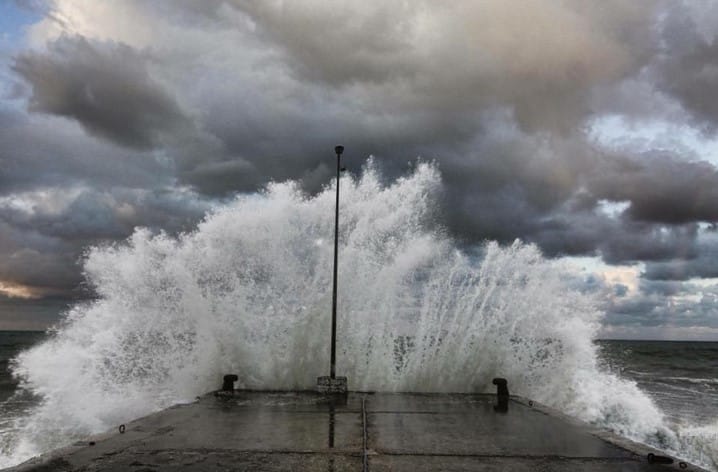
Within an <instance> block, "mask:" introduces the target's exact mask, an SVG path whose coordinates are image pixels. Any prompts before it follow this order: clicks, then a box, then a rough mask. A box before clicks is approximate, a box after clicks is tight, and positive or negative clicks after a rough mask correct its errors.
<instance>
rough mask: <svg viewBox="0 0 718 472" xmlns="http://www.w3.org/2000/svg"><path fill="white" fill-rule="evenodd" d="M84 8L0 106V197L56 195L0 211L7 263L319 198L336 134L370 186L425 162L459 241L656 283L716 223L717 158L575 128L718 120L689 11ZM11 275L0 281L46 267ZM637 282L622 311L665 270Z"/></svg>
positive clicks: (64, 23) (586, 4)
mask: <svg viewBox="0 0 718 472" xmlns="http://www.w3.org/2000/svg"><path fill="white" fill-rule="evenodd" d="M77 1H78V2H79V3H74V4H72V5H71V4H70V3H69V2H67V1H65V0H52V1H49V2H48V11H47V12H48V15H49V16H51V17H52V18H53V19H52V20H51V21H48V22H46V23H45V24H43V25H42V28H40V29H38V31H36V32H35V34H37V35H39V37H41V38H42V40H38V41H39V42H40V43H41V45H42V46H40V47H38V48H36V49H34V50H28V51H27V52H24V53H22V54H20V55H19V56H18V57H17V58H16V61H15V71H16V73H17V77H16V80H17V81H22V82H23V83H24V87H25V91H23V89H22V87H21V88H18V89H17V93H15V94H14V98H13V100H15V101H16V102H17V101H18V99H22V97H23V94H25V96H27V98H28V103H29V111H30V112H29V114H27V115H26V114H24V113H21V112H19V111H17V109H16V108H17V107H15V108H13V107H5V108H3V107H0V160H1V161H2V166H0V197H2V196H3V195H5V196H8V197H13V198H20V199H21V200H22V202H24V203H23V204H24V205H25V206H27V204H28V202H32V201H33V198H36V196H33V195H35V193H37V192H43V191H44V192H50V193H51V192H53V191H57V190H58V189H63V188H65V189H67V190H68V194H67V195H65V196H64V198H65V199H66V200H67V201H64V202H63V204H62V205H60V206H59V207H47V208H46V207H44V206H42V205H37V207H36V208H35V209H34V210H33V211H26V209H25V210H23V209H22V208H20V209H19V208H18V206H17V205H15V206H12V205H10V204H8V205H5V206H4V207H2V209H1V210H0V218H1V219H2V220H1V221H3V224H5V225H7V227H8V228H9V229H8V231H9V233H8V234H12V235H13V236H12V238H13V241H11V242H6V243H3V244H4V245H3V246H2V247H0V257H1V258H3V260H4V259H5V258H12V257H16V258H17V259H18V260H23V261H26V265H28V264H29V265H31V264H32V261H33V259H32V258H33V257H34V258H36V259H37V260H38V267H43V265H42V264H43V260H44V259H43V258H45V257H46V258H47V260H48V261H50V260H53V258H54V260H55V261H57V266H58V267H60V266H64V267H65V270H66V272H65V273H64V275H62V274H60V273H58V272H54V274H55V275H56V276H57V277H58V278H60V279H62V280H66V281H70V282H69V283H68V285H69V284H70V283H77V278H76V277H77V274H79V269H78V267H77V265H76V264H75V263H74V261H76V259H77V257H79V255H80V254H81V252H82V248H83V247H84V246H86V245H87V244H93V243H95V242H98V241H101V240H102V241H110V240H118V239H122V238H124V237H126V236H127V235H128V234H130V233H131V231H132V230H133V228H134V227H135V226H137V225H142V226H149V227H151V228H154V229H160V228H165V229H167V230H169V231H177V230H181V229H185V228H187V227H188V225H191V224H193V223H194V222H196V221H197V220H198V219H199V218H200V217H201V214H202V213H203V212H204V211H206V210H207V209H208V208H209V207H210V205H211V203H212V202H213V201H215V199H217V198H222V197H224V196H229V195H231V194H233V193H236V192H254V191H256V190H258V189H261V188H262V187H263V186H264V185H265V184H266V183H267V182H269V181H271V180H284V179H298V180H299V181H300V182H301V184H302V186H303V188H304V189H305V190H306V191H307V192H310V193H311V192H316V191H318V190H319V189H321V188H322V186H324V185H325V184H326V183H327V182H328V181H329V179H330V178H332V176H333V163H334V157H333V153H332V149H333V146H334V145H335V144H337V143H341V144H344V145H345V146H346V148H347V151H346V153H345V158H344V161H345V163H346V165H347V167H349V170H350V171H352V172H359V171H360V168H361V166H362V165H363V164H364V162H365V160H366V158H367V157H368V156H369V155H374V156H375V158H376V162H377V165H378V166H379V167H380V168H381V169H382V171H383V173H384V175H385V177H386V178H387V179H391V178H394V177H396V176H398V175H401V174H402V173H405V172H407V170H408V169H409V168H410V167H411V163H414V162H416V159H417V157H421V158H422V159H424V160H435V161H436V162H437V163H438V165H439V168H440V170H441V173H442V177H443V180H444V189H443V191H444V194H443V196H442V197H443V200H442V201H441V205H442V207H441V210H442V211H440V212H438V215H440V218H441V219H440V221H439V223H440V224H443V225H445V226H446V227H447V228H448V229H449V231H450V233H451V234H452V235H453V236H454V237H456V238H457V239H458V240H459V241H461V242H462V243H463V244H466V245H468V246H471V245H475V244H476V243H480V242H482V241H484V240H486V239H498V240H499V241H502V242H509V241H512V240H514V239H515V238H522V239H524V240H529V241H533V242H536V243H537V244H539V245H540V247H541V248H542V249H543V250H544V251H545V253H546V254H548V255H550V256H559V255H600V256H602V257H603V259H604V260H605V261H607V262H609V263H635V262H639V261H641V262H647V263H648V264H647V266H646V276H647V277H652V278H666V279H668V278H678V276H677V275H671V276H670V277H669V276H667V275H666V276H662V275H660V273H665V272H666V271H668V272H670V271H671V270H673V269H674V268H675V266H676V264H678V263H686V264H689V265H691V264H693V263H692V262H691V261H695V267H693V266H691V268H688V266H686V268H685V271H684V272H685V273H691V274H699V275H709V274H710V273H711V272H710V271H709V270H707V267H706V268H705V269H702V268H699V267H698V265H699V263H698V261H701V262H700V265H701V267H703V265H705V264H707V260H708V259H707V258H706V257H704V256H705V255H709V254H711V252H710V250H709V249H708V248H707V247H706V246H705V244H703V243H702V242H701V241H702V240H701V236H700V234H699V233H700V231H699V230H698V222H702V221H708V222H710V221H716V220H717V219H718V204H717V203H716V202H717V201H718V193H716V192H717V191H716V189H718V175H717V171H716V168H715V166H713V165H712V164H708V163H705V162H703V163H701V162H697V161H696V160H695V159H694V160H688V159H686V158H685V157H686V156H683V155H679V154H677V153H676V152H674V153H673V154H669V153H668V152H666V151H662V152H648V153H636V152H634V151H633V150H631V149H624V150H622V151H621V152H617V151H616V152H613V151H611V152H609V151H606V150H605V149H601V148H600V146H598V145H596V143H594V142H592V141H590V140H589V139H588V133H587V128H588V127H590V123H592V120H593V119H594V118H596V117H600V116H601V115H602V114H606V113H620V114H624V115H625V116H628V117H634V118H635V117H638V116H644V117H645V116H649V117H652V116H661V117H673V118H675V117H679V118H680V119H681V120H685V119H686V118H685V117H686V114H687V113H692V114H693V115H695V116H700V117H701V118H700V119H702V120H709V119H712V118H711V117H712V115H713V113H714V110H713V108H712V107H713V105H711V100H712V99H713V98H715V96H718V93H713V92H718V91H714V90H713V88H714V83H713V82H711V80H710V77H711V76H710V70H711V68H710V65H711V64H713V62H715V57H712V55H714V51H713V49H714V46H713V41H712V40H711V39H709V38H707V37H706V36H705V35H699V34H698V33H697V30H698V28H697V27H696V26H695V25H693V24H692V23H691V22H690V21H686V20H685V18H683V17H685V15H686V14H685V11H687V10H685V9H684V8H683V4H676V5H677V6H671V7H670V8H668V7H667V5H668V6H670V5H669V4H667V3H665V2H662V1H660V0H658V1H655V2H654V1H650V2H642V3H641V4H640V5H638V4H636V5H634V4H632V3H631V2H625V1H622V0H615V1H614V0H607V1H603V2H594V1H582V0H580V1H574V2H555V1H552V0H538V1H535V2H530V3H526V2H507V1H505V0H488V1H485V2H473V1H457V2H450V3H446V4H445V3H442V2H434V1H428V0H417V1H416V2H412V3H411V4H408V3H402V2H399V3H386V2H384V3H381V2H371V1H368V2H342V1H339V2H331V3H327V2H323V1H319V0H303V1H296V2H268V1H258V0H226V1H220V0H212V1H207V2H193V1H189V0H181V1H168V0H158V1H156V2H143V1H139V0H118V1H117V2H112V3H110V4H107V3H103V2H93V1H90V0H87V1H85V0H77ZM682 18H683V19H682ZM43 35H44V36H43ZM58 38H59V39H58ZM662 47H664V48H665V49H663V50H662V49H661V48H662ZM703 65H705V67H704V66H703ZM684 69H685V75H684V74H683V73H682V72H681V71H682V70H684ZM694 88H695V90H694ZM698 90H701V91H702V92H701V93H703V94H705V95H706V98H705V101H706V102H707V103H703V102H701V101H700V100H699V97H700V95H699V94H698ZM675 109H678V110H679V112H678V113H677V112H676V111H675ZM12 110H15V111H12ZM38 112H41V113H38ZM83 130H85V131H87V132H89V135H88V134H87V133H85V132H83ZM691 157H695V156H691ZM173 187H175V188H174V189H173ZM188 187H190V188H188ZM178 189H179V190H178ZM70 191H72V192H75V193H72V194H70ZM33 192H35V193H33ZM22 202H21V203H22ZM617 203H621V204H623V205H625V208H623V209H622V210H621V211H618V212H616V213H614V214H611V213H610V212H607V211H606V205H607V204H608V206H609V207H610V205H611V204H617ZM21 206H22V205H21ZM23 235H26V236H27V235H32V237H30V236H28V237H27V242H26V243H22V237H23ZM23 249H28V250H29V251H31V252H22V250H23ZM33 251H34V252H33ZM38 254H39V256H38ZM47 264H49V262H47ZM669 269H670V270H669ZM17 270H18V271H20V272H19V273H22V277H20V276H17V277H14V278H13V276H12V274H11V273H10V272H7V273H4V274H0V278H3V277H7V278H8V280H13V281H15V282H16V283H21V282H20V280H22V283H26V284H28V285H33V284H34V283H36V284H37V285H38V286H42V285H43V284H45V283H46V282H47V281H46V280H45V279H43V277H42V274H39V273H38V274H36V279H37V282H33V280H35V279H33V276H32V274H29V273H24V272H23V269H21V268H17ZM24 270H25V271H28V270H30V269H24ZM53 270H55V269H53V268H52V267H50V266H48V273H53ZM661 271H663V272H661ZM73 277H75V278H73ZM660 290H663V291H662V292H661V291H660ZM610 293H612V294H613V295H615V296H617V297H618V298H621V299H624V298H625V299H632V294H631V292H630V291H629V289H628V287H627V286H622V288H621V287H618V286H616V287H613V288H612V289H611V290H610ZM644 295H645V297H643V298H641V300H640V301H636V300H634V301H633V303H635V304H636V306H634V307H632V309H635V310H637V311H639V312H649V311H651V310H653V309H654V308H651V307H655V306H656V305H657V304H658V303H659V302H660V300H663V301H665V298H666V297H667V296H669V293H668V286H667V285H665V286H664V287H663V288H662V289H660V288H658V286H657V285H656V286H655V287H653V288H650V289H649V288H648V286H646V287H645V294H644ZM651 297H652V298H651ZM627 303H628V302H627ZM624 308H625V307H623V308H621V309H620V310H618V311H617V312H623V311H625V310H624ZM626 309H628V308H626Z"/></svg>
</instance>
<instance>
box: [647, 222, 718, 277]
mask: <svg viewBox="0 0 718 472" xmlns="http://www.w3.org/2000/svg"><path fill="white" fill-rule="evenodd" d="M716 261H718V233H717V232H716V229H715V227H711V228H709V229H706V230H703V231H701V232H700V233H699V235H698V238H697V241H696V251H695V252H694V253H693V254H692V257H682V258H675V259H671V260H668V261H662V262H652V263H649V264H647V265H646V270H645V273H644V274H643V276H644V277H645V278H646V279H650V280H654V281H675V280H688V279H692V278H718V264H717V263H716Z"/></svg>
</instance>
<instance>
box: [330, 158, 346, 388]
mask: <svg viewBox="0 0 718 472" xmlns="http://www.w3.org/2000/svg"><path fill="white" fill-rule="evenodd" d="M334 152H335V153H336V154H337V203H336V205H335V207H334V282H333V286H332V355H331V364H330V369H329V377H331V379H332V380H334V379H336V377H337V260H338V254H339V181H340V180H341V179H340V178H339V177H340V173H341V170H342V166H341V160H342V153H343V152H344V146H336V147H335V148H334Z"/></svg>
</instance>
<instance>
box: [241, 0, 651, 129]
mask: <svg viewBox="0 0 718 472" xmlns="http://www.w3.org/2000/svg"><path fill="white" fill-rule="evenodd" d="M233 3H234V4H235V5H236V6H237V8H239V9H240V10H241V11H242V12H244V13H246V14H247V15H249V16H250V18H251V19H252V20H253V21H254V22H255V23H256V24H257V25H258V27H259V31H260V32H261V33H263V34H265V35H266V36H267V37H268V38H269V39H270V40H271V41H273V42H274V43H276V44H277V45H278V46H279V47H281V48H283V49H284V50H285V51H286V55H287V61H288V62H289V64H291V65H292V66H293V70H294V71H295V73H297V74H298V75H299V76H300V77H305V78H308V79H310V80H312V81H323V82H325V83H328V84H330V85H332V86H336V87H343V88H344V89H345V90H348V91H351V90H353V89H356V88H357V87H362V88H363V89H364V91H365V92H366V93H368V94H369V96H370V97H371V96H374V97H375V98H376V100H371V101H365V102H364V103H362V107H364V109H365V111H371V109H372V108H374V109H377V108H378V109H382V108H385V107H386V106H387V104H388V105H390V106H392V107H394V108H395V109H400V110H404V111H406V112H419V111H421V110H426V109H434V110H435V111H436V112H437V113H439V114H447V113H449V114H451V113H455V112H456V111H459V110H467V109H476V108H477V107H483V108H487V107H488V108H490V107H494V106H497V105H498V106H501V105H506V106H509V107H511V108H512V109H513V110H514V112H515V115H516V117H517V120H518V122H519V123H520V124H521V125H522V126H524V127H525V128H527V129H551V130H556V129H559V130H567V129H573V128H574V127H575V125H576V124H578V123H577V121H576V120H577V119H580V118H581V117H583V116H585V115H586V114H587V113H589V112H590V110H589V108H588V106H587V102H586V100H585V98H586V96H587V91H588V90H590V89H591V88H592V87H594V86H597V85H600V84H603V83H610V82H613V81H615V80H618V79H621V78H623V77H626V76H628V75H630V74H631V73H632V72H635V71H637V70H638V69H639V68H640V66H641V64H642V63H643V62H644V61H645V60H647V59H648V58H649V57H650V54H649V51H650V50H651V46H650V44H651V38H652V35H653V31H652V28H651V26H652V22H653V17H652V15H651V13H650V12H651V11H652V9H651V6H652V5H653V3H651V4H643V5H641V7H640V8H639V7H636V6H632V5H630V4H627V3H625V2H614V1H611V2H603V3H602V4H601V5H600V6H598V5H596V4H595V3H593V2H570V3H556V2H550V1H539V2H532V3H531V4H530V5H527V4H526V3H521V4H520V5H516V4H513V3H511V2H504V1H498V0H497V1H488V2H480V3H477V2H469V1H462V2H453V3H451V4H437V3H435V2H428V1H421V2H415V3H413V4H411V5H410V4H403V3H388V4H381V6H378V5H375V4H373V5H365V4H362V3H348V2H345V3H341V2H340V3H339V4H337V3H332V4H325V3H321V2H308V3H309V4H308V5H307V4H305V3H299V2H297V3H282V2H279V3H277V2H261V1H256V0H236V1H235V2H233ZM607 3H608V5H607ZM517 7H518V8H520V9H521V10H522V14H521V15H516V8H517ZM437 32H440V34H437Z"/></svg>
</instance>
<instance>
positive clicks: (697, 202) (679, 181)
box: [589, 152, 718, 224]
mask: <svg viewBox="0 0 718 472" xmlns="http://www.w3.org/2000/svg"><path fill="white" fill-rule="evenodd" d="M589 186H590V188H591V190H592V191H593V193H594V194H595V195H597V196H598V197H599V198H605V199H608V200H613V201H619V202H620V201H629V202H630V203H631V206H630V208H629V210H628V214H629V216H630V217H631V218H633V219H635V220H639V221H650V222H655V223H667V224H685V223H689V222H693V221H708V222H712V221H718V204H716V202H718V169H716V167H715V166H713V165H712V164H710V163H708V162H705V161H703V162H701V161H698V162H695V161H686V160H685V159H680V158H677V157H676V156H673V155H671V154H666V153H659V152H654V153H645V154H644V155H641V156H633V157H630V158H629V157H614V158H613V159H611V160H610V161H607V162H606V165H605V166H603V167H601V168H600V172H598V173H595V174H594V176H593V178H592V181H591V182H590V184H589Z"/></svg>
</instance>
